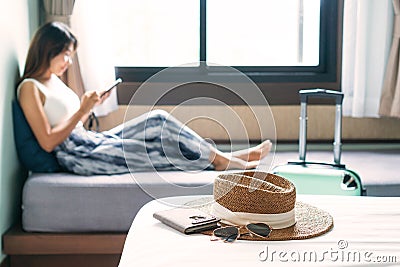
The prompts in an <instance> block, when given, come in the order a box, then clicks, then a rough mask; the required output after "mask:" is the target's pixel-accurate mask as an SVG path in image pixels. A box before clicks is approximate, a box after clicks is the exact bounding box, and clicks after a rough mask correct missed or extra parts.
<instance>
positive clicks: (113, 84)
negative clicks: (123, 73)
mask: <svg viewBox="0 0 400 267" xmlns="http://www.w3.org/2000/svg"><path fill="white" fill-rule="evenodd" d="M120 83H122V79H121V78H118V79H116V80H115V81H114V82H113V83H112V84H111V85H110V87H108V89H107V90H106V91H104V92H103V93H102V94H101V95H100V97H103V96H104V95H105V94H107V93H108V92H110V91H111V90H112V89H113V88H114V87H115V86H117V85H118V84H120Z"/></svg>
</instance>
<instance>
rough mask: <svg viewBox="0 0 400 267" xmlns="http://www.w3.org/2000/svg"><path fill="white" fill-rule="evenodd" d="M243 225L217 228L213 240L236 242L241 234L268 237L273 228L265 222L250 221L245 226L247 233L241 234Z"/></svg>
mask: <svg viewBox="0 0 400 267" xmlns="http://www.w3.org/2000/svg"><path fill="white" fill-rule="evenodd" d="M241 228H242V226H226V227H221V228H218V229H215V230H214V231H213V233H212V236H211V241H215V240H222V241H224V242H227V243H232V242H235V241H236V240H237V239H238V238H239V237H240V236H241V235H242V236H244V235H252V236H258V237H261V238H267V237H268V236H269V234H270V233H271V231H272V228H271V227H270V226H269V225H268V224H265V223H249V224H247V225H246V226H245V228H246V230H247V231H248V232H247V233H244V234H241V233H240V229H241Z"/></svg>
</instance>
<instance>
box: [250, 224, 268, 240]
mask: <svg viewBox="0 0 400 267" xmlns="http://www.w3.org/2000/svg"><path fill="white" fill-rule="evenodd" d="M246 228H247V230H249V231H250V232H252V233H254V234H256V235H258V236H261V237H268V236H269V234H270V233H271V227H269V225H268V224H265V223H250V224H248V225H246Z"/></svg>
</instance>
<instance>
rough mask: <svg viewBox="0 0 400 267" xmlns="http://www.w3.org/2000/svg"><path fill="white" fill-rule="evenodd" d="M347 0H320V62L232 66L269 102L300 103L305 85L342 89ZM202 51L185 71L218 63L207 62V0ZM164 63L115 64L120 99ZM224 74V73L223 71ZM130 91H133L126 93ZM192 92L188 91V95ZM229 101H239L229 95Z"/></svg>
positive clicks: (202, 1) (202, 13)
mask: <svg viewBox="0 0 400 267" xmlns="http://www.w3.org/2000/svg"><path fill="white" fill-rule="evenodd" d="M343 1H344V0H321V16H320V44H319V47H320V54H319V58H320V64H319V65H318V66H265V67H252V66H232V67H233V68H235V69H237V70H239V71H241V72H242V73H244V74H246V75H247V76H248V77H249V78H250V79H251V80H252V81H253V82H255V83H256V84H257V86H258V87H259V88H260V90H261V91H262V92H263V94H264V95H265V97H266V98H267V100H268V102H269V104H270V105H297V104H298V103H299V97H298V90H300V89H304V88H327V89H331V90H339V91H340V89H341V88H340V79H341V73H340V72H341V50H342V44H341V42H342V36H341V35H342V17H343ZM200 10H201V11H200V53H199V58H200V61H201V62H202V64H200V66H199V67H185V68H184V70H182V71H183V72H184V73H190V72H196V73H198V72H202V71H203V70H202V68H214V70H217V69H218V67H209V66H205V63H204V61H205V59H206V50H205V48H206V32H205V28H206V14H205V10H206V0H200ZM163 69H165V68H164V67H120V66H116V67H115V73H116V76H117V77H121V78H122V79H123V80H124V85H123V86H120V87H119V90H118V101H119V103H120V104H128V103H129V100H130V98H131V97H132V95H133V93H134V92H135V90H125V89H121V88H124V87H130V88H131V89H132V88H133V89H135V88H136V89H137V88H138V87H139V86H140V84H141V83H142V82H144V81H146V80H147V79H148V78H150V77H151V76H153V75H154V74H156V73H157V72H159V71H161V70H163ZM221 75H225V74H224V73H221ZM127 91H129V92H130V93H127ZM190 95H191V93H190V92H188V96H190ZM223 101H224V103H226V104H232V105H235V104H240V103H237V102H235V100H233V99H230V98H229V97H227V98H226V99H223ZM160 104H166V105H176V104H179V102H176V101H173V100H172V101H171V99H169V100H167V101H161V102H160Z"/></svg>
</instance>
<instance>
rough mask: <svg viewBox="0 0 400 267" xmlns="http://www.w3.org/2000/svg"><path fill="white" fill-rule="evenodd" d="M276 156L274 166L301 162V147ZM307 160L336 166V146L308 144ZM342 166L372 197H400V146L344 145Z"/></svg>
mask: <svg viewBox="0 0 400 267" xmlns="http://www.w3.org/2000/svg"><path fill="white" fill-rule="evenodd" d="M219 147H220V148H221V149H222V150H225V151H227V150H229V148H230V146H227V145H221V146H219ZM243 147H245V146H243V145H236V146H235V149H242V148H243ZM272 154H274V159H273V163H272V166H276V165H282V164H286V163H287V162H288V161H293V160H295V161H296V160H298V159H299V153H298V145H297V144H277V145H276V146H275V148H274V152H272ZM271 156H272V155H271ZM306 160H307V161H318V162H328V163H329V162H331V163H333V152H332V145H331V144H308V146H307V154H306ZM341 163H342V164H345V165H346V168H347V169H351V170H353V171H355V172H356V173H357V174H358V175H359V176H360V177H361V181H362V183H363V184H364V185H365V186H366V187H368V195H370V196H400V144H399V143H376V144H362V143H354V144H343V145H342V154H341Z"/></svg>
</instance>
